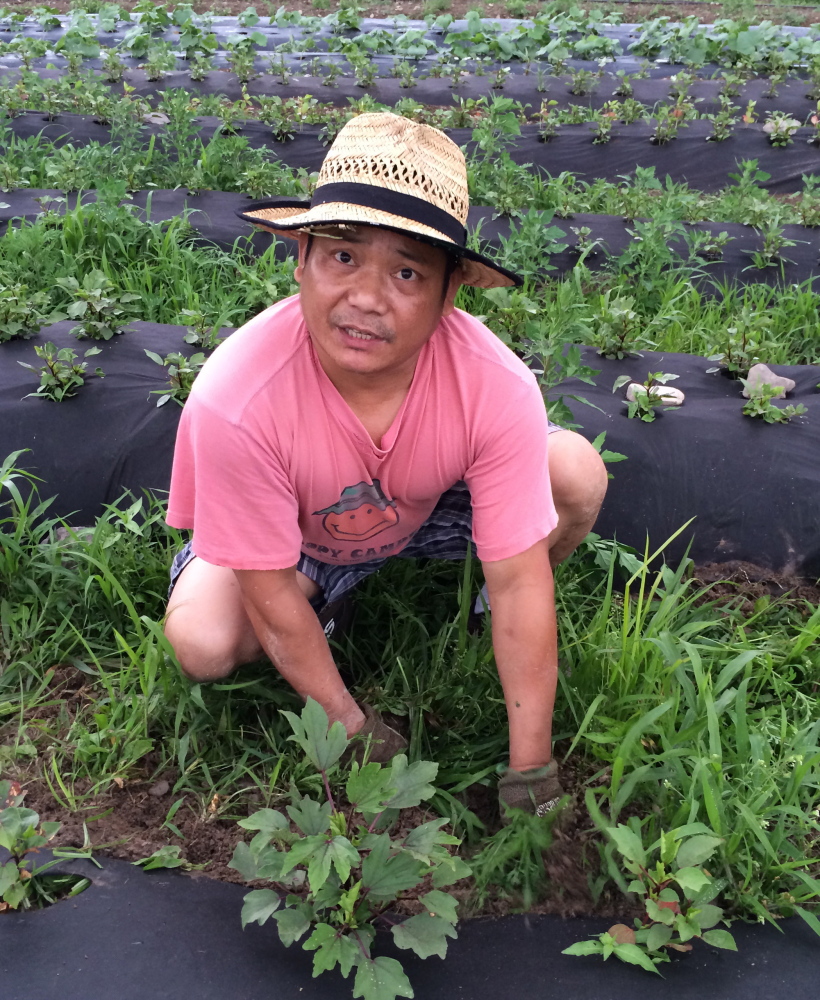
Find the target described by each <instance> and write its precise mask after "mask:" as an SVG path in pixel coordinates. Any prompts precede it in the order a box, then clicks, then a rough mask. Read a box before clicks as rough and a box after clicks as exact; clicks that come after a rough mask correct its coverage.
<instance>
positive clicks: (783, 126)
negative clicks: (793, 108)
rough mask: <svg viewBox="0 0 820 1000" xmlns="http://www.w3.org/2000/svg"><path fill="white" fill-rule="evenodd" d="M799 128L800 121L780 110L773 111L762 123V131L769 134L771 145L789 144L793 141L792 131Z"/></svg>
mask: <svg viewBox="0 0 820 1000" xmlns="http://www.w3.org/2000/svg"><path fill="white" fill-rule="evenodd" d="M799 128H800V122H799V121H798V120H797V119H796V118H792V117H791V115H787V114H783V112H781V111H773V112H772V113H771V115H769V117H768V118H767V119H766V122H765V124H764V125H763V131H764V132H765V133H766V134H767V135H768V136H769V142H770V143H771V144H772V145H773V146H790V145H791V144H792V142H794V133H795V132H796V131H797V130H798V129H799Z"/></svg>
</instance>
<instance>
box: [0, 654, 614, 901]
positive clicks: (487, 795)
mask: <svg viewBox="0 0 820 1000" xmlns="http://www.w3.org/2000/svg"><path fill="white" fill-rule="evenodd" d="M87 680H88V679H87V678H86V677H85V675H84V674H82V673H80V671H78V670H76V669H75V668H73V667H71V666H69V665H67V664H61V665H60V666H59V667H57V668H55V669H54V672H53V675H52V684H51V689H52V691H53V693H54V699H53V700H52V701H51V702H49V703H48V704H47V705H46V706H40V707H39V708H37V709H36V716H37V718H38V720H43V719H45V718H47V717H51V718H55V717H56V716H58V715H60V714H62V715H63V720H65V717H66V716H69V717H70V716H73V715H74V714H75V713H76V712H77V711H80V710H82V708H83V706H84V705H85V702H86V700H87V697H88V695H89V691H88V687H87ZM15 725H16V722H15ZM3 742H4V733H3V732H2V729H0V744H2V743H3ZM556 749H557V751H559V750H560V747H559V748H556ZM152 756H154V755H152V754H149V755H147V756H146V757H145V758H143V760H142V761H141V766H140V771H139V772H134V774H133V776H132V777H131V778H129V779H127V780H125V781H121V780H120V781H118V782H117V783H116V784H113V785H112V786H111V787H110V788H109V789H107V790H105V791H102V792H100V793H98V794H92V795H89V794H88V792H89V790H90V785H89V783H87V782H86V783H82V782H79V781H78V782H77V783H76V785H75V786H74V788H73V791H74V793H75V795H76V798H77V801H78V803H79V805H78V806H77V808H76V810H75V811H73V812H72V811H70V810H68V809H66V808H65V807H64V806H63V805H62V804H61V803H60V802H58V801H57V800H56V799H55V797H54V795H53V794H52V792H51V790H50V788H49V785H48V783H47V782H46V781H45V780H44V779H43V778H42V777H41V776H40V775H39V774H37V776H36V777H35V776H34V775H33V768H34V767H36V765H32V775H31V776H30V777H29V778H27V777H26V775H25V774H16V775H15V776H14V778H15V780H17V781H19V782H20V784H21V785H22V789H23V791H24V792H25V802H24V805H25V806H26V807H28V808H30V809H33V810H35V811H36V812H37V813H38V814H39V816H40V819H41V821H49V822H58V823H60V824H61V828H60V830H59V832H58V834H57V836H56V837H55V838H54V840H53V841H52V842H51V843H50V845H49V846H50V847H82V846H83V842H84V838H85V831H86V830H87V832H88V838H89V840H90V842H91V845H92V849H93V852H94V854H95V856H98V857H99V856H108V857H112V858H118V859H121V860H124V861H137V860H139V859H141V858H145V857H147V856H148V855H150V854H152V853H154V852H155V851H156V850H158V849H159V848H160V847H163V846H166V845H180V846H181V847H182V856H183V857H184V858H185V859H186V860H187V861H188V862H190V863H191V864H194V865H203V866H205V867H204V870H202V871H193V872H191V873H190V874H191V877H206V878H212V879H217V880H220V881H224V882H233V883H243V879H242V877H241V876H240V875H239V873H238V872H236V871H234V870H233V869H232V868H229V867H228V865H229V862H230V860H231V857H232V855H233V852H234V848H235V847H236V845H237V843H238V842H239V841H240V840H242V839H250V837H251V834H249V833H247V832H246V831H244V830H242V829H241V828H240V827H239V826H238V825H237V820H238V819H241V818H242V816H244V815H247V814H248V813H249V812H252V811H254V810H255V809H256V808H261V806H262V802H261V800H258V798H256V800H255V797H256V795H257V794H258V793H256V792H255V790H254V789H252V788H248V789H246V790H244V798H243V807H242V808H241V809H237V808H236V806H235V803H234V802H231V803H228V802H226V801H223V800H222V799H220V797H219V796H214V798H213V799H212V800H211V801H210V802H208V803H205V804H204V805H203V803H202V802H201V800H200V799H199V798H198V797H197V796H195V795H193V794H191V793H188V794H184V793H183V794H181V795H176V794H174V791H173V787H174V783H175V782H176V780H177V777H178V775H177V772H176V771H173V770H167V771H158V770H157V767H158V763H159V761H158V758H157V757H155V756H154V759H152ZM559 759H560V758H559ZM592 775H593V772H592V771H590V770H589V765H588V764H583V763H582V762H581V761H580V759H577V760H575V761H573V760H570V762H569V763H568V764H566V765H562V768H561V781H562V784H563V787H564V788H565V789H566V790H567V792H568V793H569V794H570V795H571V797H572V798H571V802H570V804H569V805H568V806H567V807H566V809H565V810H564V811H563V812H562V814H561V818H560V821H559V822H558V823H556V824H555V826H554V828H553V841H552V844H551V846H550V847H549V849H548V850H547V851H546V852H545V854H544V856H543V860H544V869H545V874H546V888H545V891H544V894H543V897H542V898H540V899H539V901H538V902H537V903H535V904H534V905H531V906H529V908H528V909H529V911H530V912H533V913H553V914H558V915H561V916H564V917H570V916H580V915H600V916H617V917H620V918H622V919H623V918H626V917H629V916H630V915H631V914H630V906H629V904H628V903H627V901H626V900H625V899H624V898H623V897H622V896H620V894H618V893H617V892H615V893H612V894H609V893H604V894H603V895H602V896H601V898H599V899H598V900H594V899H593V897H592V894H591V892H590V888H589V879H588V875H589V874H590V873H593V874H595V873H596V872H597V868H598V864H597V859H598V848H597V841H598V840H599V839H600V835H599V834H598V833H597V831H596V830H595V828H594V826H593V824H592V822H591V820H590V818H589V815H588V813H587V811H586V809H585V807H584V805H583V791H582V790H581V786H582V785H588V784H589V783H590V780H591V778H592ZM2 777H5V775H2V774H0V778H2ZM463 797H464V801H465V804H466V805H467V806H468V807H469V808H470V809H472V810H473V812H475V813H476V815H477V816H478V817H479V819H481V821H482V822H484V823H485V824H486V826H487V830H488V831H489V832H494V831H496V830H498V829H499V827H500V820H499V815H498V806H497V803H496V797H495V791H494V789H492V788H487V787H484V786H482V785H475V786H473V787H472V788H469V789H467V791H466V792H465V793H464V796H463ZM179 799H181V800H182V801H181V804H180V806H179V807H178V809H177V810H176V811H175V812H174V814H173V818H172V820H171V823H172V824H173V826H174V827H176V829H177V830H178V831H179V833H180V834H181V835H182V838H183V839H180V838H179V837H178V836H177V835H176V834H175V832H174V831H173V830H172V829H170V827H169V825H168V823H167V822H166V819H167V817H168V814H169V810H170V809H171V807H172V806H173V805H175V803H176V802H177V801H178V800H179ZM435 818H436V814H434V813H432V812H429V811H427V810H425V809H422V808H416V809H407V810H404V811H403V812H402V814H401V816H400V818H399V827H398V830H399V831H400V830H401V829H405V830H409V829H410V828H412V827H415V826H418V825H420V824H421V823H424V822H426V821H427V820H430V819H435ZM251 885H252V887H259V886H261V885H264V883H257V884H256V885H253V884H251ZM428 888H429V887H428ZM423 891H426V890H424V889H422V890H420V891H419V892H417V893H414V894H412V896H409V897H408V898H407V899H404V900H401V901H399V903H398V905H397V906H396V907H395V909H396V911H397V912H399V913H405V914H406V913H415V912H418V911H419V909H420V904H419V903H418V902H417V899H416V897H417V896H418V895H419V894H420V893H421V892H423ZM451 891H453V892H454V894H455V895H456V896H457V897H458V898H459V899H460V900H461V901H463V902H464V904H465V905H464V908H463V912H465V913H469V915H470V916H478V915H494V916H501V915H503V914H505V913H509V912H512V911H515V910H516V909H520V908H521V900H520V899H517V898H511V897H507V896H505V895H504V894H503V893H501V892H491V893H490V894H489V895H488V896H487V897H486V898H484V899H482V900H481V903H480V905H479V904H477V901H476V892H475V884H474V882H473V880H472V879H464V880H462V881H461V882H460V883H457V885H456V886H454V887H453V889H452V890H451Z"/></svg>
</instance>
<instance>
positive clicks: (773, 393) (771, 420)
mask: <svg viewBox="0 0 820 1000" xmlns="http://www.w3.org/2000/svg"><path fill="white" fill-rule="evenodd" d="M740 381H741V382H742V383H743V386H744V388H745V389H746V390H747V392H748V393H749V399H748V401H747V402H746V403H745V404H744V406H743V415H744V416H746V417H757V418H759V419H760V420H765V422H766V423H767V424H787V423H788V422H789V421H790V420H791V419H792V418H793V417H800V416H802V415H803V414H804V413H807V412H808V411H807V409H806V407H805V406H804V405H803V404H802V403H798V404H797V405H796V406H795V405H793V404H789V405H788V406H775V405H774V403H773V402H772V400H773V399H779V398H781V397H782V395H783V389H782V388H781V387H780V386H779V385H766V384H765V383H763V384H761V385H755V386H752V385H750V383H749V382H748V381H747V380H746V379H744V378H742V379H741V380H740Z"/></svg>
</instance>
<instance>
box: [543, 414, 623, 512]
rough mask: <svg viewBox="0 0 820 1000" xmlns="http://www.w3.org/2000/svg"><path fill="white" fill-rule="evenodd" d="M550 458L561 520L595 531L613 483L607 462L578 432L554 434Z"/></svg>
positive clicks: (553, 493) (551, 477) (552, 481)
mask: <svg viewBox="0 0 820 1000" xmlns="http://www.w3.org/2000/svg"><path fill="white" fill-rule="evenodd" d="M549 454H550V457H549V468H550V481H551V484H552V496H553V501H554V503H555V507H556V509H557V511H558V515H559V517H560V518H562V519H563V520H565V521H567V522H572V523H574V524H578V525H582V524H588V525H589V527H590V528H591V527H592V524H593V523H594V522H595V519H596V518H597V516H598V512H599V511H600V509H601V504H602V503H603V501H604V496H605V495H606V490H607V485H608V482H609V475H608V473H607V471H606V466H605V465H604V462H603V459H602V458H601V456H600V455H599V454H598V452H597V451H596V450H595V448H593V447H592V445H591V444H590V443H589V441H587V439H586V438H585V437H582V436H581V435H580V434H576V433H575V432H574V431H562V432H561V433H560V434H553V435H552V436H551V438H550V453H549Z"/></svg>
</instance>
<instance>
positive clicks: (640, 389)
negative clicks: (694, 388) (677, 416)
mask: <svg viewBox="0 0 820 1000" xmlns="http://www.w3.org/2000/svg"><path fill="white" fill-rule="evenodd" d="M645 394H646V387H645V386H642V385H641V383H640V382H630V383H629V385H628V386H627V388H626V398H627V399H628V400H629V402H630V403H634V402H635V397H636V396H644V395H645ZM649 395H650V396H656V397H658V398H660V399H662V400H663V402H664V405H665V406H683V401H684V399H686V396H684V394H683V393H682V392H681V390H680V389H676V388H675V387H674V386H671V385H653V386H652V388H651V389H650V390H649Z"/></svg>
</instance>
